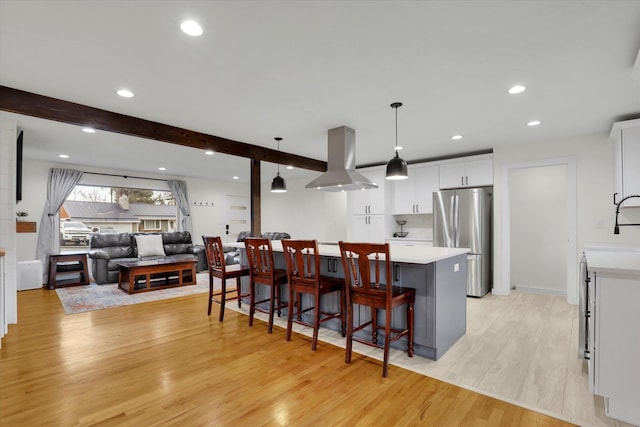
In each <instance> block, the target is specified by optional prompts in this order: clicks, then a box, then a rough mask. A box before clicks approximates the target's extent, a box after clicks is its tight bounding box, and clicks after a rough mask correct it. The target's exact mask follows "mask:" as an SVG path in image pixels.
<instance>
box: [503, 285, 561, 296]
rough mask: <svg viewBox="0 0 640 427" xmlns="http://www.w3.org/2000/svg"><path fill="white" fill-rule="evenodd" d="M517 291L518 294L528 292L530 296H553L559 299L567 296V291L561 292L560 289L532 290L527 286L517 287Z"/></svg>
mask: <svg viewBox="0 0 640 427" xmlns="http://www.w3.org/2000/svg"><path fill="white" fill-rule="evenodd" d="M515 290H517V291H518V292H527V293H529V294H543V295H553V296H559V297H566V296H567V291H566V290H559V289H545V288H531V287H527V286H518V285H516V287H515Z"/></svg>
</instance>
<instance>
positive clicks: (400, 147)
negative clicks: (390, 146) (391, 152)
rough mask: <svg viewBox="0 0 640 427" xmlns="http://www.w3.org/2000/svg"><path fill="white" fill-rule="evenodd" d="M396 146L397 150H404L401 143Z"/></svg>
mask: <svg viewBox="0 0 640 427" xmlns="http://www.w3.org/2000/svg"><path fill="white" fill-rule="evenodd" d="M394 148H395V150H396V151H400V150H402V148H403V147H402V146H401V145H398V146H397V147H394Z"/></svg>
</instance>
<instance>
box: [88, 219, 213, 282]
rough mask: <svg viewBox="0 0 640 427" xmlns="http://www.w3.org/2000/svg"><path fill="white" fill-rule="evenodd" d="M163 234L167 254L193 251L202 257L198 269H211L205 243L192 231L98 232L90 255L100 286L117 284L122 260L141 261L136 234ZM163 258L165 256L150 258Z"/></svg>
mask: <svg viewBox="0 0 640 427" xmlns="http://www.w3.org/2000/svg"><path fill="white" fill-rule="evenodd" d="M140 234H160V235H162V246H163V247H164V252H165V255H166V256H170V255H178V254H190V255H193V256H194V257H195V258H196V259H197V260H198V265H197V266H196V269H197V271H203V270H206V269H207V262H206V255H205V253H204V246H202V245H194V244H193V242H192V240H191V233H189V232H188V231H174V232H168V233H120V234H96V235H94V236H92V237H91V243H90V246H89V253H88V255H89V258H91V275H92V276H93V279H94V280H95V282H96V283H97V284H99V285H102V284H105V283H116V282H117V281H118V265H117V264H116V263H117V262H120V261H135V260H139V259H140V258H139V257H138V252H137V247H136V239H135V236H136V235H140ZM149 258H161V256H154V257H146V258H143V259H149Z"/></svg>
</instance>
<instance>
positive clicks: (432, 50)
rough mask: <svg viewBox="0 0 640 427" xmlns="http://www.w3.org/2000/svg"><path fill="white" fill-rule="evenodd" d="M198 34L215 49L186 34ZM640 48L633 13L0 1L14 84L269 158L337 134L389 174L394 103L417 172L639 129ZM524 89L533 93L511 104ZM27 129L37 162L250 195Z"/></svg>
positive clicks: (536, 4)
mask: <svg viewBox="0 0 640 427" xmlns="http://www.w3.org/2000/svg"><path fill="white" fill-rule="evenodd" d="M185 18H191V19H194V20H196V21H198V22H199V23H200V24H201V25H202V26H203V28H204V34H203V35H202V36H201V37H197V38H192V37H189V36H186V35H185V34H183V33H182V32H181V31H180V29H179V24H180V22H181V21H182V20H183V19H185ZM639 48H640V1H637V0H631V1H442V2H441V1H410V2H405V1H370V2H368V1H297V2H294V1H153V2H152V1H146V0H145V1H140V0H137V1H136V0H128V1H126V2H125V1H119V2H114V1H94V0H85V1H82V2H79V1H61V0H58V1H24V0H16V1H14V0H0V84H1V85H4V86H8V87H13V88H17V89H21V90H25V91H29V92H35V93H38V94H41V95H46V96H51V97H55V98H60V99H64V100H68V101H72V102H77V103H80V104H85V105H89V106H93V107H98V108H102V109H106V110H110V111H115V112H118V113H123V114H127V115H131V116H135V117H140V118H144V119H148V120H153V121H157V122H162V123H167V124H170V125H174V126H179V127H183V128H187V129H191V130H195V131H199V132H204V133H208V134H211V135H216V136H220V137H224V138H229V139H232V140H237V141H242V142H247V143H250V144H255V145H260V146H266V147H269V148H275V146H276V145H275V142H274V140H273V138H274V137H275V136H281V137H282V138H284V139H283V142H282V143H281V148H282V150H283V151H287V152H290V153H294V154H299V155H302V156H306V157H311V158H315V159H320V160H326V158H327V153H326V151H327V148H326V144H327V130H328V129H330V128H334V127H337V126H341V125H347V126H350V127H352V128H354V129H355V130H356V146H357V153H356V160H357V163H358V164H359V165H362V164H371V163H377V162H386V161H387V160H388V159H389V158H391V157H392V155H393V145H394V138H395V128H394V123H395V116H394V111H393V109H392V108H391V107H390V106H389V105H390V104H391V103H392V102H395V101H400V102H402V103H404V106H403V107H401V108H400V109H399V110H398V138H399V145H402V146H404V150H403V151H402V152H401V157H403V158H405V159H406V160H409V161H412V160H418V159H426V158H433V157H438V156H444V155H451V154H457V153H464V152H470V151H475V150H483V149H488V148H492V147H496V146H499V145H504V144H527V143H535V142H546V141H553V140H560V139H563V138H567V137H573V136H576V135H583V134H591V133H600V134H602V135H606V134H607V133H608V132H609V129H610V127H611V124H612V123H613V122H614V121H616V120H619V119H620V118H626V117H629V116H638V115H640V81H638V80H634V79H632V78H631V72H632V69H633V66H634V61H635V60H636V56H637V54H638V50H639ZM516 83H519V84H523V85H525V86H526V87H527V90H526V91H525V92H524V93H522V94H519V95H508V94H507V93H506V92H507V89H508V88H509V87H511V86H512V85H514V84H516ZM121 87H127V88H129V89H130V90H132V91H133V92H134V93H135V97H134V98H131V99H124V98H121V97H119V96H117V95H116V94H115V91H116V90H117V89H119V88H121ZM3 115H5V116H6V115H7V114H6V113H4V114H3ZM14 117H15V116H14ZM533 119H537V120H541V121H542V124H541V125H540V126H537V127H527V126H526V123H527V122H528V121H530V120H533ZM18 125H19V128H21V129H23V130H24V131H25V157H27V158H34V159H45V160H54V161H58V160H59V159H57V155H58V154H59V153H61V152H64V153H65V154H69V155H70V156H71V158H70V159H69V160H67V161H66V162H69V163H71V164H80V165H88V166H94V167H103V168H117V169H121V170H131V171H137V172H138V173H150V172H154V173H158V170H157V167H158V166H164V167H166V168H167V171H166V172H164V173H166V174H170V175H184V176H195V177H206V178H213V179H230V177H231V176H232V175H239V176H240V177H241V181H242V182H248V179H249V166H248V165H249V162H248V161H247V160H246V159H237V158H233V157H230V156H224V155H221V154H216V155H215V156H213V157H209V156H204V154H203V153H202V152H200V151H199V150H195V149H189V148H184V147H177V146H173V147H172V146H170V145H169V144H164V143H159V142H151V141H143V140H140V139H137V138H131V137H125V136H121V135H115V134H105V133H100V132H99V133H96V134H92V135H88V134H85V133H83V132H80V130H79V128H78V127H75V126H71V125H64V124H58V123H52V122H48V121H45V120H40V119H34V118H27V117H18ZM454 134H461V135H463V139H462V140H460V141H452V140H451V139H450V137H451V136H452V135H454ZM263 171H264V173H265V174H268V175H270V174H271V173H273V174H275V166H274V165H264V166H263ZM272 171H273V172H272ZM281 172H282V175H283V176H285V178H286V177H287V176H294V175H295V174H296V171H285V170H281ZM298 173H299V172H298Z"/></svg>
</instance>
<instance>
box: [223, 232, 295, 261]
mask: <svg viewBox="0 0 640 427" xmlns="http://www.w3.org/2000/svg"><path fill="white" fill-rule="evenodd" d="M245 237H252V236H251V232H250V231H241V232H240V233H238V240H237V241H238V242H243V241H244V238H245ZM262 238H263V239H269V240H283V239H290V238H291V236H290V235H289V233H285V232H282V231H266V232H264V233H262ZM224 252H225V259H224V262H225V264H227V265H233V264H239V263H240V252H239V251H238V249H236V248H232V247H226V248H224Z"/></svg>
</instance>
